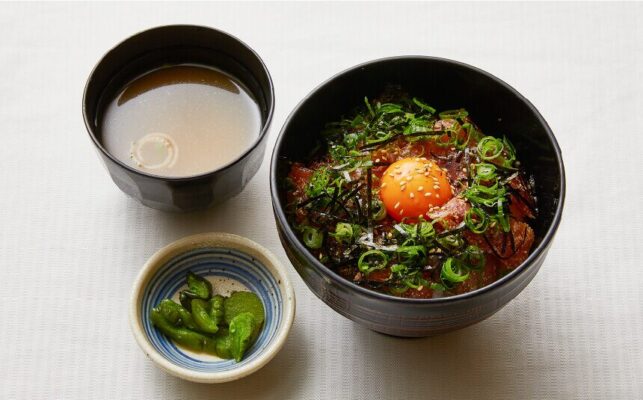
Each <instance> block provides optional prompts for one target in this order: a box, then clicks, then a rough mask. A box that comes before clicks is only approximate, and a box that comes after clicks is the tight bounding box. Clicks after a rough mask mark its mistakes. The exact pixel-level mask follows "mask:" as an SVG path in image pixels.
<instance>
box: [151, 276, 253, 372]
mask: <svg viewBox="0 0 643 400" xmlns="http://www.w3.org/2000/svg"><path fill="white" fill-rule="evenodd" d="M187 285H188V290H183V291H181V293H180V302H181V304H178V303H176V302H174V301H172V300H170V299H165V300H162V301H161V302H160V303H159V304H158V306H157V307H156V308H153V309H152V312H151V313H150V320H151V321H152V324H153V325H154V326H155V327H156V328H157V329H159V330H160V331H161V332H163V333H164V334H165V335H167V336H168V337H169V338H170V339H172V340H174V341H175V342H176V343H177V344H178V345H180V346H183V347H186V348H188V349H190V350H194V351H199V352H205V353H208V354H213V355H216V356H218V357H221V358H224V359H234V360H236V361H237V362H239V361H241V360H242V358H243V355H244V354H245V353H246V352H247V351H248V349H249V348H250V347H252V345H253V344H254V342H255V340H256V339H257V337H258V336H259V333H260V332H261V328H262V327H263V323H264V320H265V311H264V307H263V304H262V303H261V300H260V299H259V297H258V296H257V295H256V294H254V293H251V292H233V293H232V294H231V295H230V297H223V296H221V295H215V296H212V293H213V289H212V285H211V284H210V282H209V281H207V280H206V279H204V278H201V277H199V276H198V275H195V274H193V273H192V272H189V273H188V274H187Z"/></svg>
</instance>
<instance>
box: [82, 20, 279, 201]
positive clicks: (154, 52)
mask: <svg viewBox="0 0 643 400" xmlns="http://www.w3.org/2000/svg"><path fill="white" fill-rule="evenodd" d="M172 64H201V65H207V66H212V67H215V68H218V69H220V70H223V71H225V72H227V73H229V74H231V75H233V76H234V77H236V78H237V79H239V80H240V81H241V82H243V84H244V85H245V86H246V88H248V90H250V93H252V95H253V97H254V98H255V100H256V101H257V103H258V105H259V109H260V111H261V131H260V132H258V135H257V138H256V139H255V142H254V143H253V144H251V145H250V146H249V147H248V148H247V149H246V150H245V152H243V153H242V154H240V155H239V157H237V158H236V159H235V160H233V161H232V162H230V163H228V164H227V165H224V166H222V167H220V168H218V169H216V170H214V171H210V172H207V173H204V174H200V175H195V176H190V177H181V178H171V177H162V176H157V175H152V174H147V173H145V172H141V171H139V170H136V169H134V168H132V167H130V166H128V165H126V164H124V163H122V162H121V161H119V160H118V159H116V158H115V157H114V156H112V155H111V154H109V153H108V152H107V150H106V149H105V148H104V146H103V145H102V143H101V129H100V126H101V118H102V114H103V112H104V109H105V107H106V106H107V104H108V103H109V101H110V100H111V99H112V98H113V96H114V95H115V94H116V93H117V92H118V91H119V90H120V89H121V88H122V87H123V86H124V85H126V84H127V83H128V82H130V81H131V80H133V79H134V78H136V77H138V76H140V75H141V74H143V73H145V72H148V71H151V70H154V69H157V68H159V67H162V66H166V65H172ZM273 109H274V89H273V86H272V79H271V78H270V74H269V73H268V69H267V68H266V66H265V65H264V63H263V61H262V60H261V58H259V56H258V55H257V53H255V52H254V51H253V50H252V49H251V48H250V47H248V46H247V45H246V44H245V43H243V42H241V41H240V40H239V39H237V38H235V37H234V36H231V35H229V34H227V33H225V32H222V31H219V30H216V29H212V28H207V27H203V26H193V25H170V26H161V27H158V28H153V29H150V30H147V31H144V32H141V33H138V34H136V35H134V36H132V37H130V38H128V39H126V40H125V41H123V42H121V43H120V44H118V45H117V46H116V47H114V48H113V49H111V50H110V51H109V52H108V53H107V54H105V56H103V58H102V59H101V60H100V61H99V62H98V64H97V65H96V67H95V68H94V70H93V71H92V73H91V75H90V76H89V79H88V80H87V85H86V86H85V93H84V96H83V117H84V119H85V126H86V127H87V131H88V132H89V135H90V137H91V139H92V141H93V143H94V145H95V146H96V148H97V150H98V154H99V156H100V157H101V159H102V161H103V163H104V164H105V166H106V167H107V170H108V171H109V174H110V175H111V177H112V179H113V181H114V183H116V185H117V186H118V187H119V188H120V189H121V190H122V191H123V192H125V193H126V194H128V195H130V196H131V197H133V198H135V199H137V200H139V201H140V202H141V203H143V204H145V205H146V206H149V207H153V208H157V209H160V210H166V211H193V210H200V209H205V208H208V207H210V206H212V205H214V204H217V203H220V202H222V201H224V200H227V199H229V198H230V197H233V196H235V195H237V194H239V193H240V192H241V191H242V190H243V188H244V187H245V185H246V184H247V183H248V181H249V180H250V179H251V178H252V177H253V176H254V175H255V173H256V172H257V170H258V169H259V167H260V166H261V162H262V160H263V155H264V153H265V150H266V138H267V136H268V135H267V132H268V128H269V127H270V122H271V120H272V114H273Z"/></svg>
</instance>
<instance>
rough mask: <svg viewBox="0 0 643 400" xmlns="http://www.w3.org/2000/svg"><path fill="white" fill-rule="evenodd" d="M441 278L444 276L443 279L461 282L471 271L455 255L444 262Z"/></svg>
mask: <svg viewBox="0 0 643 400" xmlns="http://www.w3.org/2000/svg"><path fill="white" fill-rule="evenodd" d="M440 278H442V281H447V282H452V283H460V282H464V281H466V280H467V278H469V271H468V270H467V268H466V267H465V266H464V265H462V263H460V262H458V260H456V259H455V258H453V257H449V258H447V259H446V261H445V262H444V264H442V271H441V272H440Z"/></svg>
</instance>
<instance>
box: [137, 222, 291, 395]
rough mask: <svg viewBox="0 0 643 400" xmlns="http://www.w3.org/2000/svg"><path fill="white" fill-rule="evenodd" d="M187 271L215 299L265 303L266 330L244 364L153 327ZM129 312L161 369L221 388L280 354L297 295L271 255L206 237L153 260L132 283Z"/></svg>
mask: <svg viewBox="0 0 643 400" xmlns="http://www.w3.org/2000/svg"><path fill="white" fill-rule="evenodd" d="M188 271H191V272H193V273H195V274H197V275H199V276H202V277H204V278H206V279H208V280H209V281H210V282H212V285H213V289H214V293H215V294H222V295H224V296H225V295H228V294H229V293H230V291H234V290H247V291H251V292H253V293H255V294H257V296H259V298H260V299H261V302H262V303H263V306H264V310H265V314H266V318H265V321H264V325H263V327H262V330H261V333H260V334H259V337H258V338H257V340H256V342H255V343H254V344H253V346H252V347H251V348H250V349H248V351H247V352H246V353H245V354H244V357H243V359H242V360H241V361H240V362H236V361H234V360H223V359H220V358H218V357H216V356H213V355H210V354H205V353H197V352H194V351H191V350H189V349H184V348H182V347H180V346H177V345H176V344H175V343H174V342H173V341H172V340H171V339H170V338H168V337H167V336H165V335H164V334H163V333H161V332H160V331H159V330H158V329H156V328H155V327H154V326H153V325H152V323H151V321H150V312H151V310H152V308H154V307H156V306H157V305H158V304H159V302H161V300H163V299H166V298H170V299H173V300H177V299H178V293H179V292H180V291H181V290H182V289H183V288H185V285H186V275H187V273H188ZM129 313H130V326H131V327H132V332H133V333H134V338H135V339H136V341H137V343H138V345H139V346H140V347H141V349H142V350H143V351H144V352H145V354H146V355H147V356H148V357H149V358H150V359H152V361H154V362H155V363H156V364H157V365H158V366H160V367H161V368H162V369H163V370H165V371H166V372H169V373H171V374H172V375H175V376H178V377H180V378H183V379H188V380H191V381H195V382H206V383H219V382H227V381H231V380H235V379H239V378H241V377H244V376H246V375H249V374H251V373H253V372H255V371H257V370H258V369H260V368H261V367H263V366H264V365H265V364H266V363H268V361H270V360H271V359H272V358H273V357H274V356H275V355H276V353H277V352H279V350H280V349H281V348H282V346H283V344H284V343H285V340H286V337H287V336H288V332H289V331H290V328H291V326H292V322H293V319H294V315H295V293H294V290H293V288H292V284H291V283H290V279H289V277H288V273H287V271H286V269H285V267H284V266H283V265H281V263H280V262H279V260H278V259H277V258H276V257H275V256H274V255H273V254H272V253H271V252H270V251H269V250H267V249H265V248H263V247H262V246H260V245H258V244H257V243H254V242H252V241H251V240H248V239H246V238H243V237H240V236H236V235H231V234H227V233H204V234H199V235H194V236H189V237H186V238H183V239H181V240H178V241H176V242H174V243H171V244H169V245H167V246H166V247H164V248H162V249H161V250H159V251H158V252H156V254H154V255H153V256H152V257H150V259H149V260H148V261H147V263H146V264H145V266H143V269H142V270H141V272H140V273H139V275H138V277H137V279H136V282H135V283H134V290H133V292H132V298H131V304H130V310H129Z"/></svg>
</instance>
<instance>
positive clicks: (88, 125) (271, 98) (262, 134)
mask: <svg viewBox="0 0 643 400" xmlns="http://www.w3.org/2000/svg"><path fill="white" fill-rule="evenodd" d="M166 29H201V30H204V31H214V32H217V33H219V34H221V35H223V36H227V37H229V38H230V39H232V40H233V41H236V42H237V43H239V44H240V45H241V46H243V47H245V48H246V49H247V50H248V51H249V52H250V53H251V54H252V56H253V57H255V58H256V59H257V61H258V62H259V65H260V66H261V69H262V70H263V71H264V72H265V73H266V77H267V78H268V89H269V90H268V93H266V100H267V103H268V113H267V115H266V120H265V123H264V122H262V124H261V130H260V131H259V135H257V138H256V139H255V141H254V142H253V143H251V144H250V145H249V146H248V147H247V148H246V149H245V150H243V151H242V152H241V153H240V154H239V156H238V157H236V158H234V159H233V160H231V161H229V162H228V163H227V164H224V165H222V166H220V167H217V168H215V169H213V170H211V171H208V172H204V173H200V174H196V175H188V176H178V177H176V176H175V177H172V176H164V175H156V174H151V173H147V172H145V171H140V170H137V169H135V168H133V167H131V166H129V165H127V164H125V163H124V162H122V161H121V160H119V159H118V158H116V157H115V156H113V155H112V154H111V153H110V152H109V151H107V149H106V148H105V147H104V146H103V144H102V143H101V142H100V140H98V137H97V136H96V134H95V132H94V129H93V128H92V122H91V120H90V118H89V115H88V112H87V106H86V104H87V91H88V89H89V86H90V85H91V84H92V82H93V80H94V79H93V78H94V74H95V73H96V70H97V69H98V67H99V66H100V65H101V64H103V62H104V61H105V60H106V59H107V58H108V57H110V56H111V55H112V54H113V52H114V51H115V50H116V49H117V48H119V47H120V46H122V45H123V44H125V43H127V42H128V41H130V40H133V39H134V38H136V37H138V36H141V35H144V34H148V33H151V32H154V31H163V30H166ZM224 72H226V71H224ZM226 73H227V72H226ZM232 76H233V77H234V75H232ZM244 84H245V83H244ZM274 110H275V87H274V85H273V82H272V76H271V75H270V71H268V67H267V66H266V64H265V63H264V61H263V60H262V59H261V57H259V54H258V53H257V52H256V51H255V50H254V49H253V48H252V47H250V46H249V45H248V44H246V43H245V42H244V41H242V40H241V39H239V38H238V37H236V36H234V35H231V34H229V33H228V32H225V31H223V30H220V29H216V28H212V27H209V26H205V25H190V24H173V25H160V26H156V27H153V28H149V29H145V30H142V31H139V32H137V33H135V34H133V35H131V36H128V37H127V38H125V39H123V40H121V41H120V42H118V43H117V44H115V45H114V46H113V47H111V48H110V49H109V50H107V51H106V52H105V54H103V56H102V57H101V58H100V59H99V60H98V62H97V63H96V64H95V65H94V68H92V71H91V72H90V73H89V76H88V77H87V81H86V82H85V87H84V89H83V98H82V113H83V122H84V123H85V130H86V131H87V133H88V134H89V137H90V138H91V140H92V142H93V143H94V146H96V148H97V149H98V150H99V151H100V152H101V153H102V155H103V156H106V157H107V158H109V159H110V160H111V161H112V162H114V163H116V164H117V165H118V166H120V167H121V168H124V169H125V170H127V171H128V172H130V173H133V174H136V175H140V176H144V177H147V178H152V179H156V180H162V181H167V182H189V181H193V180H198V179H202V178H207V177H209V176H212V174H215V173H217V172H220V171H224V170H226V169H229V168H231V167H232V166H234V165H235V164H237V163H238V162H240V161H241V160H243V159H244V158H246V157H247V156H248V155H249V154H250V153H251V152H252V151H254V150H255V149H256V148H257V147H258V146H259V144H260V143H261V142H262V141H263V140H264V139H265V138H266V136H267V134H268V131H269V129H270V125H271V124H272V117H273V114H274Z"/></svg>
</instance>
